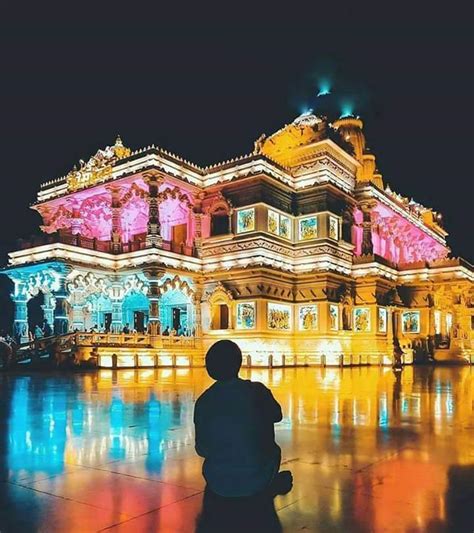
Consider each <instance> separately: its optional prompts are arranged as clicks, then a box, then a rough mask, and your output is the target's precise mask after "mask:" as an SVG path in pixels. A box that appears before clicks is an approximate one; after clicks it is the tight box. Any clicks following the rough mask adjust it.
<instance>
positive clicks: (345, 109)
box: [339, 102, 354, 118]
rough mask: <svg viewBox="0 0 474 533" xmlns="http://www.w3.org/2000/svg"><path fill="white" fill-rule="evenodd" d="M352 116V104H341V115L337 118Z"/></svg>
mask: <svg viewBox="0 0 474 533" xmlns="http://www.w3.org/2000/svg"><path fill="white" fill-rule="evenodd" d="M353 116H354V105H353V104H352V102H342V104H341V114H340V116H339V118H346V117H353Z"/></svg>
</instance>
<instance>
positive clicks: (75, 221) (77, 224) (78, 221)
mask: <svg viewBox="0 0 474 533" xmlns="http://www.w3.org/2000/svg"><path fill="white" fill-rule="evenodd" d="M71 211H72V217H71V233H72V234H73V235H80V233H81V226H82V216H81V204H80V203H79V202H73V203H72V205H71Z"/></svg>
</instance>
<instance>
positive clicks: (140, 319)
mask: <svg viewBox="0 0 474 533" xmlns="http://www.w3.org/2000/svg"><path fill="white" fill-rule="evenodd" d="M133 329H134V330H135V331H136V332H138V333H144V332H145V313H144V312H143V311H134V313H133Z"/></svg>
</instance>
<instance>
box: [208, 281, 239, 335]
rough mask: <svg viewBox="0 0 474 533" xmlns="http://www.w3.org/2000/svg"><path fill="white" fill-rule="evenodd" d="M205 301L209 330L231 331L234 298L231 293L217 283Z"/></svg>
mask: <svg viewBox="0 0 474 533" xmlns="http://www.w3.org/2000/svg"><path fill="white" fill-rule="evenodd" d="M206 300H207V303H208V304H209V311H210V329H212V330H221V329H231V328H232V317H233V307H234V297H233V295H232V293H231V291H230V290H228V289H226V288H225V287H224V285H223V284H222V283H221V282H218V283H217V285H216V286H215V288H214V290H213V291H212V292H211V293H210V294H209V295H208V297H207V299H206Z"/></svg>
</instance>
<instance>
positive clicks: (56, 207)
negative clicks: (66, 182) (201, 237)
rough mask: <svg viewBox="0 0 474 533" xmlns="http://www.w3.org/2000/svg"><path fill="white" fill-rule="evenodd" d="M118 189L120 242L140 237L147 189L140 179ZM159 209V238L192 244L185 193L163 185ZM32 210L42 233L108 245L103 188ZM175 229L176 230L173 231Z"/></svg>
mask: <svg viewBox="0 0 474 533" xmlns="http://www.w3.org/2000/svg"><path fill="white" fill-rule="evenodd" d="M118 187H119V193H118V198H119V205H120V207H118V210H119V216H118V218H117V220H118V223H117V228H116V230H117V231H118V233H119V234H120V236H121V239H122V242H129V241H132V240H133V239H134V237H135V236H136V235H140V234H144V233H146V231H147V225H148V201H147V197H148V187H147V185H146V184H145V183H144V182H143V180H142V179H140V178H138V179H137V178H135V180H133V179H130V181H121V182H120V185H118ZM159 192H160V193H163V196H164V197H163V198H161V201H160V205H159V213H160V224H161V236H162V237H163V239H164V240H166V241H172V240H174V238H175V237H176V236H177V238H178V239H182V242H183V244H184V245H186V246H192V245H193V240H194V231H195V229H194V219H193V216H192V208H191V205H192V199H191V198H190V197H189V196H188V195H187V194H186V193H185V191H180V194H178V195H176V194H175V193H174V189H173V186H171V185H170V184H166V183H165V184H163V185H162V186H161V187H160V190H159ZM35 209H36V210H37V211H38V212H39V213H40V215H41V216H42V218H43V225H42V226H41V229H42V231H44V232H45V233H54V232H56V231H58V230H68V231H70V232H71V233H73V234H79V235H81V236H83V237H88V238H91V239H92V238H96V239H98V240H101V241H108V240H110V239H111V234H112V193H111V190H110V189H108V188H107V187H106V186H105V185H100V186H97V187H94V188H93V189H84V190H81V191H77V192H75V193H73V194H70V195H68V196H66V197H64V198H57V199H54V200H51V201H50V202H48V203H46V204H43V205H38V206H36V207H35ZM177 226H179V228H177V229H174V228H176V227H177Z"/></svg>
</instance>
